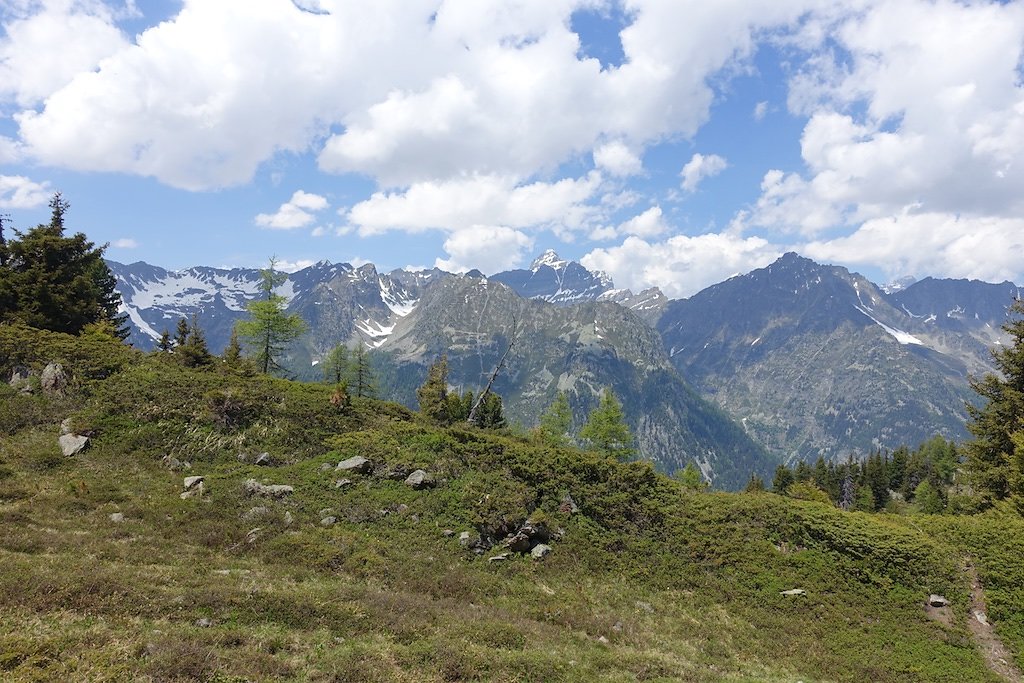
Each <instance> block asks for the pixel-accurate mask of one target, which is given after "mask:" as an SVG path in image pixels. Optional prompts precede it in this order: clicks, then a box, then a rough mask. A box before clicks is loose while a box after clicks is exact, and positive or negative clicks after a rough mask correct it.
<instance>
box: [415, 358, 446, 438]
mask: <svg viewBox="0 0 1024 683" xmlns="http://www.w3.org/2000/svg"><path fill="white" fill-rule="evenodd" d="M416 399H417V401H419V405H420V413H421V414H422V415H423V416H424V417H426V418H427V419H428V420H431V421H432V422H436V423H438V424H449V423H450V422H451V412H450V409H449V406H448V356H447V355H446V354H441V357H440V358H438V359H437V360H436V361H434V362H433V363H432V364H431V366H430V367H429V368H428V369H427V379H426V381H424V382H423V384H422V385H421V386H420V388H419V389H417V390H416Z"/></svg>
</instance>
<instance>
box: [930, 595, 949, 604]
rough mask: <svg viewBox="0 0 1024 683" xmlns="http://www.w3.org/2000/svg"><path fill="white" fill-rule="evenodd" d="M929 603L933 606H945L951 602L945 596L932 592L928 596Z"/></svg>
mask: <svg viewBox="0 0 1024 683" xmlns="http://www.w3.org/2000/svg"><path fill="white" fill-rule="evenodd" d="M928 604H929V605H931V606H932V607H945V606H946V605H948V604H949V600H947V599H946V598H945V596H942V595H936V594H934V593H932V594H931V595H929V596H928Z"/></svg>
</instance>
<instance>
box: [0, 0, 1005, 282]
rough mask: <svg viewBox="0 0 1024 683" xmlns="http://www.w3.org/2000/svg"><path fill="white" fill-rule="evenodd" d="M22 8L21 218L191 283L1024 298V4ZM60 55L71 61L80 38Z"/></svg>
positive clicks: (13, 212) (3, 82)
mask: <svg viewBox="0 0 1024 683" xmlns="http://www.w3.org/2000/svg"><path fill="white" fill-rule="evenodd" d="M242 7H243V5H240V4H238V3H232V2H215V1H212V0H187V1H184V2H155V1H143V0H137V1H136V2H123V1H119V2H103V1H102V0H0V24H2V33H0V212H3V213H6V214H9V215H10V216H11V219H12V221H13V224H14V225H15V227H19V228H27V227H30V226H31V225H34V224H36V223H38V222H42V221H45V220H46V219H47V215H48V211H47V208H46V202H47V200H48V198H49V196H50V195H51V194H52V192H53V191H55V190H60V191H61V192H63V193H64V196H65V198H66V199H67V200H69V201H70V202H71V205H72V210H71V214H70V215H69V223H70V226H71V227H72V228H73V229H76V230H82V231H84V232H85V233H86V234H87V235H89V237H90V238H92V239H93V240H95V241H97V242H109V243H110V247H109V249H108V252H107V254H108V256H109V257H110V258H113V259H115V260H119V261H125V262H131V261H136V260H144V261H147V262H150V263H154V264H158V265H163V266H165V267H170V268H181V267H187V266H189V265H195V264H204V265H225V266H239V265H244V266H252V265H261V264H263V263H265V262H266V259H267V258H268V256H270V255H276V256H277V257H278V258H279V259H280V260H281V261H282V262H283V263H285V264H286V265H288V266H290V267H296V266H300V265H302V264H305V263H311V262H314V261H317V260H320V259H329V260H331V261H349V262H356V263H361V262H365V261H372V262H374V263H376V264H377V265H378V266H379V267H381V268H382V269H391V268H395V267H404V266H434V265H438V266H440V267H443V268H447V269H450V270H464V269H469V268H479V269H480V270H482V271H484V272H485V273H487V272H496V271H499V270H504V269H507V268H512V267H520V266H525V265H528V264H529V262H530V260H531V259H532V258H533V256H535V255H536V254H538V253H540V252H541V251H543V250H544V249H548V248H552V249H555V250H556V251H558V252H559V253H560V254H561V255H562V256H563V257H570V258H575V259H578V260H581V261H582V262H583V263H584V264H585V265H587V266H588V267H591V268H595V269H601V270H605V271H607V272H608V273H609V274H611V275H612V277H613V278H614V279H615V281H616V283H617V284H618V285H619V286H622V287H631V288H633V289H640V288H643V287H647V286H651V285H657V286H659V287H661V288H662V289H664V290H665V291H666V292H667V293H668V294H669V295H670V296H688V295H689V294H692V293H694V292H695V291H698V290H699V289H701V288H703V287H705V286H707V285H709V284H712V283H714V282H717V281H720V280H722V279H724V278H726V277H729V276H730V275H732V274H735V273H738V272H746V271H749V270H751V269H753V268H757V267H761V266H763V265H766V264H767V263H769V262H771V261H772V260H774V259H775V258H776V257H777V256H778V255H780V254H781V253H783V252H784V251H789V250H796V251H799V252H800V253H802V254H804V255H806V256H809V257H811V258H815V259H817V260H819V261H823V262H830V263H837V264H842V265H845V266H848V267H850V268H851V269H855V270H858V271H860V272H863V273H865V274H866V275H868V276H869V277H872V278H874V279H875V280H877V281H885V280H888V279H892V278H895V277H898V276H902V275H907V274H910V275H914V276H917V277H923V276H927V275H933V276H939V277H970V278H978V279H985V280H990V281H1000V280H1003V279H1012V280H1015V281H1017V282H1024V211H1022V210H1024V88H1022V86H1021V78H1020V75H1021V72H1020V67H1021V57H1022V47H1024V5H1022V4H1021V3H990V2H952V1H931V0H856V1H853V2H844V3H835V2H825V1H824V0H774V1H773V2H752V1H750V0H721V1H720V2H714V3H708V2H703V1H697V0H624V1H621V2H619V1H616V2H605V1H602V0H536V1H533V2H530V1H526V2H522V1H517V2H512V1H508V2H502V1H500V0H494V1H492V2H480V1H479V0H374V1H373V2H369V1H367V2H342V1H341V0H301V1H300V0H295V1H294V2H292V1H291V0H252V1H251V2H247V3H245V4H244V10H243V9H241V8H242ZM55 46H59V47H57V48H55Z"/></svg>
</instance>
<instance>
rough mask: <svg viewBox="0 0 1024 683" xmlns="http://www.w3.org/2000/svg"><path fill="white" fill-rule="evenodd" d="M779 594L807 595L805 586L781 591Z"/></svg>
mask: <svg viewBox="0 0 1024 683" xmlns="http://www.w3.org/2000/svg"><path fill="white" fill-rule="evenodd" d="M779 595H807V591H805V590H804V589H803V588H791V589H790V590H788V591H779Z"/></svg>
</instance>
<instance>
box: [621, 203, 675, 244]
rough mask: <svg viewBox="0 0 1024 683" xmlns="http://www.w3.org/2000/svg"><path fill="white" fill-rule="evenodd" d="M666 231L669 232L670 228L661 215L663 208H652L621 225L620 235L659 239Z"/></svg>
mask: <svg viewBox="0 0 1024 683" xmlns="http://www.w3.org/2000/svg"><path fill="white" fill-rule="evenodd" d="M666 230H668V226H667V225H666V224H665V221H664V219H663V217H662V215H661V207H660V206H652V207H651V208H649V209H647V210H646V211H644V212H643V213H641V214H638V215H636V216H633V217H632V218H630V219H629V220H628V221H626V222H624V223H622V224H621V225H619V229H618V233H619V234H620V235H636V236H637V237H657V236H658V235H660V234H662V233H663V232H665V231H666Z"/></svg>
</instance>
